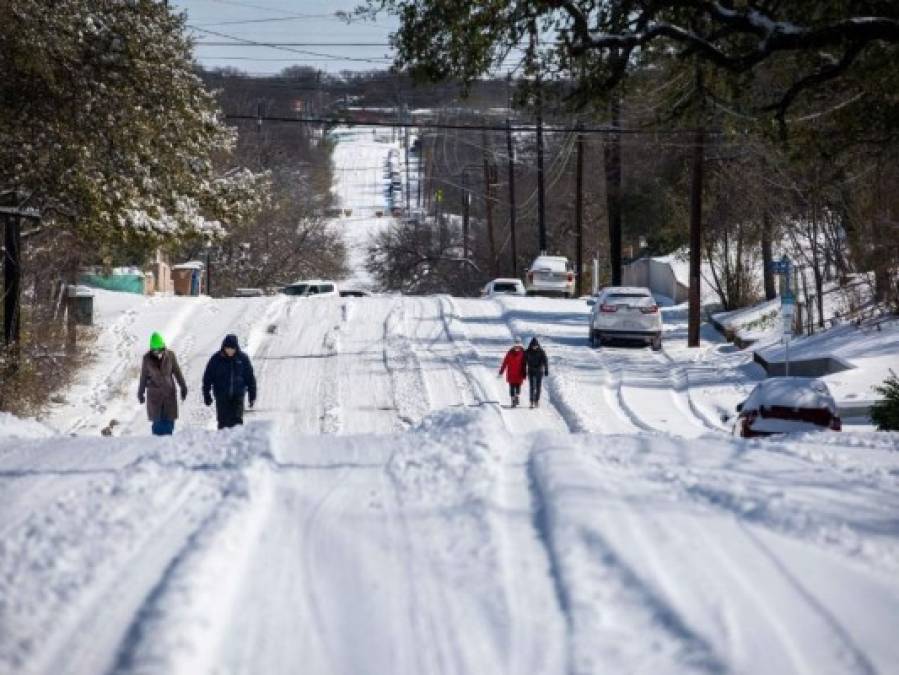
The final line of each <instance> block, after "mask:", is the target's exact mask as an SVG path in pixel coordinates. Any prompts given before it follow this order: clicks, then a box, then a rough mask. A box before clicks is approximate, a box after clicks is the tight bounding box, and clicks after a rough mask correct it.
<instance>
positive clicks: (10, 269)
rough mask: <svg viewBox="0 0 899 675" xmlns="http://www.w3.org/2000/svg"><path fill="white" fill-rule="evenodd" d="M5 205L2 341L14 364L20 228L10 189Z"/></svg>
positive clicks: (19, 307)
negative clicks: (7, 208)
mask: <svg viewBox="0 0 899 675" xmlns="http://www.w3.org/2000/svg"><path fill="white" fill-rule="evenodd" d="M4 201H5V202H6V204H5V205H8V206H10V207H12V208H10V209H9V210H8V212H7V213H6V214H5V218H4V220H5V226H4V228H3V231H4V232H3V235H4V236H3V245H4V251H3V341H4V344H5V346H6V347H7V349H9V350H10V351H11V353H10V356H11V358H12V362H13V364H14V365H13V367H14V368H15V367H16V366H17V364H18V356H19V340H20V337H21V311H22V305H21V292H22V259H21V253H22V228H21V220H20V217H19V215H18V213H17V212H16V210H17V208H18V193H16V192H12V193H11V195H10V196H9V198H8V199H6V200H4Z"/></svg>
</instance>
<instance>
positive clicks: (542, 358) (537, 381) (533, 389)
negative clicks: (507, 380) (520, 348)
mask: <svg viewBox="0 0 899 675" xmlns="http://www.w3.org/2000/svg"><path fill="white" fill-rule="evenodd" d="M525 361H526V362H527V372H528V389H529V390H530V394H531V407H532V408H538V407H540V389H541V387H542V385H543V377H544V376H545V375H549V360H548V359H547V358H546V352H545V351H543V347H541V346H540V343H539V342H538V341H537V338H531V342H530V344H528V348H527V350H525Z"/></svg>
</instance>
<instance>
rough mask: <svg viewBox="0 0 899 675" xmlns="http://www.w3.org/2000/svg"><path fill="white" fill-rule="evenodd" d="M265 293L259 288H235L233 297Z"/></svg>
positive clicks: (254, 295) (251, 296)
mask: <svg viewBox="0 0 899 675" xmlns="http://www.w3.org/2000/svg"><path fill="white" fill-rule="evenodd" d="M263 295H265V292H264V291H263V290H262V289H261V288H235V289H234V297H235V298H258V297H261V296H263Z"/></svg>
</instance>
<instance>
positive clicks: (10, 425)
mask: <svg viewBox="0 0 899 675" xmlns="http://www.w3.org/2000/svg"><path fill="white" fill-rule="evenodd" d="M52 435H53V431H52V430H51V429H50V428H49V427H46V426H44V425H43V424H41V423H40V422H38V421H37V420H32V419H24V420H23V419H21V418H18V417H16V416H15V415H11V414H10V413H6V412H0V442H2V441H4V440H9V439H16V438H18V439H23V438H48V437H50V436H52Z"/></svg>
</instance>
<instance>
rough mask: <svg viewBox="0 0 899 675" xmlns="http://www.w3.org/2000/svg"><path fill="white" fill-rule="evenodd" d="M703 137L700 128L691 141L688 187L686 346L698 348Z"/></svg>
mask: <svg viewBox="0 0 899 675" xmlns="http://www.w3.org/2000/svg"><path fill="white" fill-rule="evenodd" d="M704 143H705V135H704V133H703V129H702V127H701V126H700V127H699V128H698V129H697V130H696V134H695V137H694V140H693V178H692V181H691V185H690V298H689V309H688V320H687V346H688V347H698V346H699V324H700V319H701V317H700V305H701V303H702V289H701V285H700V284H701V283H702V277H701V272H700V270H701V269H702V268H701V258H702V164H703V159H704V155H705V153H704Z"/></svg>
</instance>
